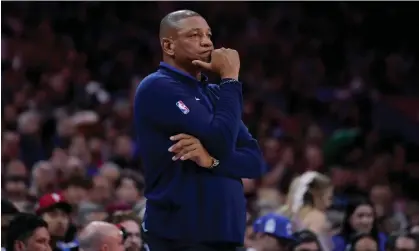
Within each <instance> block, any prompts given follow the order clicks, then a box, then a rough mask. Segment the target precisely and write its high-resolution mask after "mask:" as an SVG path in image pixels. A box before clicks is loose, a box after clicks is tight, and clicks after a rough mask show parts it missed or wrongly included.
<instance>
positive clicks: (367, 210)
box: [333, 198, 386, 251]
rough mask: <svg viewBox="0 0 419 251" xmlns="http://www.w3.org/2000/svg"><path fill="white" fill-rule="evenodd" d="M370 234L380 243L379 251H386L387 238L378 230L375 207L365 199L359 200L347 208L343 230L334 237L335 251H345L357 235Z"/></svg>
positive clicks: (353, 201)
mask: <svg viewBox="0 0 419 251" xmlns="http://www.w3.org/2000/svg"><path fill="white" fill-rule="evenodd" d="M362 233H364V234H369V236H371V237H372V238H374V240H375V242H377V243H378V245H379V246H378V250H380V251H383V250H385V243H386V236H385V234H383V233H380V232H379V230H378V223H377V218H376V214H375V211H374V206H373V204H372V203H371V202H369V201H368V200H366V199H363V198H357V199H354V200H352V201H350V203H349V204H348V205H347V206H346V210H345V219H344V220H343V226H342V230H341V232H340V233H339V234H337V235H335V236H334V237H333V244H334V249H333V250H334V251H344V250H346V247H347V246H348V245H352V246H353V244H350V241H351V238H352V237H353V236H355V235H357V234H362Z"/></svg>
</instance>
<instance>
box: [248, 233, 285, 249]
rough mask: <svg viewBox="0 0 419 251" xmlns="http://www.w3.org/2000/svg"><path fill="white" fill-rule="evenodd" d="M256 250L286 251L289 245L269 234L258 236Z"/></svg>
mask: <svg viewBox="0 0 419 251" xmlns="http://www.w3.org/2000/svg"><path fill="white" fill-rule="evenodd" d="M254 244H255V246H256V247H257V248H256V249H261V250H266V251H285V250H287V245H285V243H284V242H283V241H280V240H279V239H278V238H275V237H274V236H272V235H269V234H258V235H257V237H256V241H255V243H254Z"/></svg>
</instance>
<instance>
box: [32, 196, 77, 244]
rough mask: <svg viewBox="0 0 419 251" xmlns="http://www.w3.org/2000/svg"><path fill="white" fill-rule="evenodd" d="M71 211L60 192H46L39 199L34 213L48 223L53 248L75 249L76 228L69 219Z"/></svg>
mask: <svg viewBox="0 0 419 251" xmlns="http://www.w3.org/2000/svg"><path fill="white" fill-rule="evenodd" d="M71 211H72V207H71V205H70V204H69V203H68V202H67V201H66V200H65V199H64V197H63V196H62V195H61V194H57V193H52V194H46V195H44V196H42V197H41V198H40V199H39V202H38V204H37V207H36V213H37V215H39V216H41V217H42V219H43V220H45V221H46V222H47V223H48V231H49V233H50V235H51V246H52V248H53V249H54V250H63V249H67V250H68V249H75V248H77V246H78V244H77V241H75V234H76V228H75V227H74V226H73V225H72V224H71V221H70V214H71Z"/></svg>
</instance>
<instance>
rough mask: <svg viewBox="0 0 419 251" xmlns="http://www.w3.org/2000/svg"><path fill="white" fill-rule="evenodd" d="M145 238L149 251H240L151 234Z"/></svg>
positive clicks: (146, 234) (228, 247)
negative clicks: (182, 241) (183, 241)
mask: <svg viewBox="0 0 419 251" xmlns="http://www.w3.org/2000/svg"><path fill="white" fill-rule="evenodd" d="M143 238H144V242H145V244H147V246H148V251H236V250H239V249H237V247H235V245H232V244H185V243H179V242H176V241H173V240H167V239H164V238H160V237H158V236H155V235H153V234H151V233H150V232H147V233H144V232H143Z"/></svg>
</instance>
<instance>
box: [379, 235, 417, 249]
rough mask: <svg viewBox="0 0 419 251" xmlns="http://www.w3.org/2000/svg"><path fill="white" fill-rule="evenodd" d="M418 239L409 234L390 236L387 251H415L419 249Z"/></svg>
mask: <svg viewBox="0 0 419 251" xmlns="http://www.w3.org/2000/svg"><path fill="white" fill-rule="evenodd" d="M417 245H418V243H417V239H416V238H415V237H414V236H412V235H409V234H407V235H406V234H396V235H392V236H390V237H389V239H388V240H387V244H386V251H397V250H405V251H413V250H417Z"/></svg>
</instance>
